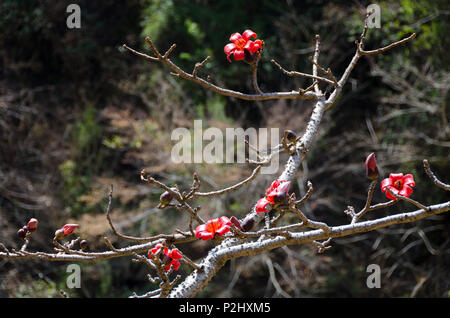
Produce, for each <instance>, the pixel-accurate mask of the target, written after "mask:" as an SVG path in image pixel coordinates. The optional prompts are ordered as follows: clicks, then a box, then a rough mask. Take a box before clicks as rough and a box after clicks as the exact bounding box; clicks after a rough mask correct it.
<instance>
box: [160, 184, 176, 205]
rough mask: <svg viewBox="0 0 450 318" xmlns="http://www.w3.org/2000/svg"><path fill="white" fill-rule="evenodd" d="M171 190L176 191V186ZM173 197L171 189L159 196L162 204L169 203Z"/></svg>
mask: <svg viewBox="0 0 450 318" xmlns="http://www.w3.org/2000/svg"><path fill="white" fill-rule="evenodd" d="M170 190H172V191H176V190H177V189H176V188H170ZM172 199H173V194H172V193H171V192H169V191H166V192H164V193H163V194H161V196H160V197H159V201H160V202H161V204H162V205H167V204H169V203H170V202H171V201H172Z"/></svg>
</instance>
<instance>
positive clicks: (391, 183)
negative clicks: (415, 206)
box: [381, 173, 416, 200]
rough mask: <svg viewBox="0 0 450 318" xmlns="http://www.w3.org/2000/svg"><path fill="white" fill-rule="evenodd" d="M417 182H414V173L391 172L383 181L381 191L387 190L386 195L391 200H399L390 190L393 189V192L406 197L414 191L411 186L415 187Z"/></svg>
mask: <svg viewBox="0 0 450 318" xmlns="http://www.w3.org/2000/svg"><path fill="white" fill-rule="evenodd" d="M415 185H416V184H415V182H414V177H413V176H412V174H406V175H403V173H391V174H390V175H389V178H386V179H384V180H383V181H381V191H383V192H386V197H388V198H389V199H391V200H397V199H396V198H395V197H394V196H393V195H392V194H391V193H390V192H389V191H387V190H386V189H389V190H391V191H392V192H393V193H395V194H397V195H401V196H404V197H409V196H410V195H411V193H412V192H413V189H412V188H411V187H414V186H415Z"/></svg>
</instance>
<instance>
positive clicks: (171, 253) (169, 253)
mask: <svg viewBox="0 0 450 318" xmlns="http://www.w3.org/2000/svg"><path fill="white" fill-rule="evenodd" d="M162 247H163V245H162V244H156V246H155V247H154V248H152V249H151V250H149V251H148V257H149V258H152V257H151V255H150V253H152V254H153V255H156V253H158V251H159V250H160V249H161V248H162ZM182 257H183V256H181V254H180V253H179V252H178V249H177V248H174V249H172V250H169V249H168V248H167V247H164V250H163V253H162V254H160V256H159V258H160V260H161V261H162V262H163V264H164V265H166V266H165V267H164V270H165V271H166V272H167V271H168V270H169V269H170V267H171V266H172V265H173V270H174V271H177V270H178V269H179V268H180V262H179V261H177V260H179V259H180V258H182Z"/></svg>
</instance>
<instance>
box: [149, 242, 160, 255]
mask: <svg viewBox="0 0 450 318" xmlns="http://www.w3.org/2000/svg"><path fill="white" fill-rule="evenodd" d="M161 247H162V244H156V246H155V247H154V248H152V249H151V250H150V251H151V252H152V253H153V254H156V253H157V252H158V250H159V249H160V248H161Z"/></svg>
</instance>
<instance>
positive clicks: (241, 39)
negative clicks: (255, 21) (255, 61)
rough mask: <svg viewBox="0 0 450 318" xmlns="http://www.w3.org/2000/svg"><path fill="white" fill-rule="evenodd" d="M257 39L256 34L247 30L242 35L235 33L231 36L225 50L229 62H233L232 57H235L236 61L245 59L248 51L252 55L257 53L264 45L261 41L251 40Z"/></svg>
mask: <svg viewBox="0 0 450 318" xmlns="http://www.w3.org/2000/svg"><path fill="white" fill-rule="evenodd" d="M252 37H253V38H256V33H255V32H253V31H252V30H246V31H245V32H244V33H242V35H241V34H240V33H233V34H232V35H231V36H230V42H232V43H228V44H227V45H225V47H224V48H223V51H224V52H225V54H226V55H227V59H228V61H230V62H231V59H230V55H231V54H233V55H234V59H235V60H236V61H239V60H243V59H245V52H244V50H247V51H248V52H249V53H250V54H253V53H255V52H256V51H258V49H259V48H260V47H261V45H262V43H263V42H262V41H261V40H255V42H253V41H251V40H250V38H252Z"/></svg>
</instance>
